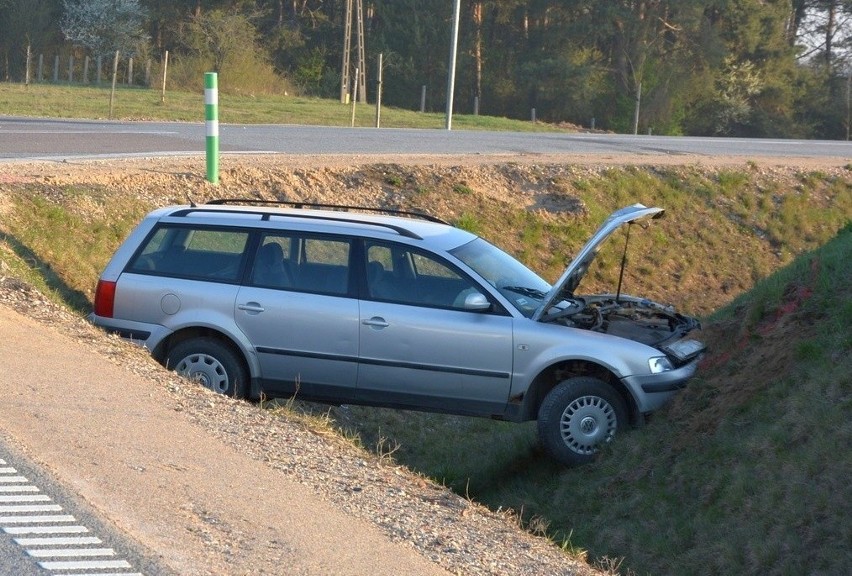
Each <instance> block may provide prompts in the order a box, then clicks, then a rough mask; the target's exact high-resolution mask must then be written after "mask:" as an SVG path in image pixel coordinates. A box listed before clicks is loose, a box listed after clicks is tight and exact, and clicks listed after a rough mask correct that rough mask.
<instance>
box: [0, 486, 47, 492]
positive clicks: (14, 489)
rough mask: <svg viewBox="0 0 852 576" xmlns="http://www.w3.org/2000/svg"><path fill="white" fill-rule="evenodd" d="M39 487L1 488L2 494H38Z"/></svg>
mask: <svg viewBox="0 0 852 576" xmlns="http://www.w3.org/2000/svg"><path fill="white" fill-rule="evenodd" d="M38 491H39V490H38V487H37V486H0V492H38Z"/></svg>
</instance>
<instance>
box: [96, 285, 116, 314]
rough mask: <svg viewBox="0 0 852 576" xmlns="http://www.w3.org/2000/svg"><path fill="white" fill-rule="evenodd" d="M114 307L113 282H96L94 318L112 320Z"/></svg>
mask: <svg viewBox="0 0 852 576" xmlns="http://www.w3.org/2000/svg"><path fill="white" fill-rule="evenodd" d="M114 305H115V282H109V281H107V280H98V288H97V290H96V291H95V316H101V317H102V318H112V313H113V306H114Z"/></svg>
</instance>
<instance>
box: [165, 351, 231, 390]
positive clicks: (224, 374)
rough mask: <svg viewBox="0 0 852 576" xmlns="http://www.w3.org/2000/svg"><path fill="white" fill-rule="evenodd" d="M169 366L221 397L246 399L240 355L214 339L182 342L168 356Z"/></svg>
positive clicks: (167, 363) (167, 364)
mask: <svg viewBox="0 0 852 576" xmlns="http://www.w3.org/2000/svg"><path fill="white" fill-rule="evenodd" d="M166 367H167V368H170V369H172V370H174V371H175V372H177V373H178V374H181V375H182V376H185V377H187V378H189V379H191V380H196V381H198V382H199V383H200V384H201V385H202V386H204V387H205V388H209V389H210V390H213V391H214V392H217V393H219V394H224V395H226V396H232V397H235V398H243V397H244V396H245V392H246V383H247V376H246V370H245V368H244V367H243V363H242V361H241V359H240V358H239V356H238V355H237V354H236V353H235V352H234V351H233V350H232V349H231V347H229V346H228V345H226V344H225V343H223V342H221V341H220V340H215V339H213V338H193V339H191V340H184V341H183V342H180V343H178V344H177V345H176V346H175V347H174V348H172V349H171V350H170V351H169V354H168V356H167V357H166Z"/></svg>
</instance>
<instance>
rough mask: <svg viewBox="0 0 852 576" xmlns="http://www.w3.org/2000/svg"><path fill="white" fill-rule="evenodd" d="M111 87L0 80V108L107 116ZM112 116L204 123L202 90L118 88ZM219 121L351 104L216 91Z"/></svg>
mask: <svg viewBox="0 0 852 576" xmlns="http://www.w3.org/2000/svg"><path fill="white" fill-rule="evenodd" d="M109 101H110V88H109V86H107V85H106V84H105V85H102V86H100V87H97V86H83V85H54V84H30V85H29V86H26V85H23V84H10V83H0V112H2V114H5V115H9V116H33V117H51V118H100V119H103V118H108V117H109ZM375 117H376V108H375V106H374V105H372V104H356V106H355V126H358V127H372V126H375ZM113 118H114V119H118V120H164V121H182V122H202V121H204V95H203V94H202V93H198V94H195V93H191V92H172V91H167V92H166V96H165V101H162V99H161V93H160V91H159V90H157V89H147V88H128V87H121V88H117V89H116V95H115V98H114V103H113ZM381 118H382V119H381V126H382V127H384V128H435V129H442V128H444V126H445V122H446V115H445V114H443V113H431V112H427V113H420V112H417V111H412V110H403V109H400V108H390V107H382V116H381ZM219 121H220V122H223V123H228V124H302V125H319V126H350V125H351V123H352V107H351V106H350V105H344V104H341V103H340V102H339V101H336V100H326V99H321V98H306V97H301V96H270V95H259V96H247V95H236V94H228V93H220V94H219ZM453 128H455V129H461V130H498V131H515V132H518V131H524V132H544V131H551V132H553V131H559V129H557V128H556V127H554V126H551V125H548V124H544V123H541V122H538V123H532V122H523V121H520V120H510V119H507V118H495V117H488V116H472V115H463V114H454V115H453Z"/></svg>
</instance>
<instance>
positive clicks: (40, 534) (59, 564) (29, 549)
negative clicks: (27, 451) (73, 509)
mask: <svg viewBox="0 0 852 576" xmlns="http://www.w3.org/2000/svg"><path fill="white" fill-rule="evenodd" d="M7 464H8V463H7V462H6V461H5V460H3V459H0V466H3V467H2V468H0V502H2V503H3V504H0V532H3V533H6V534H10V535H13V536H25V537H22V538H13V540H14V542H15V543H16V544H17V545H18V546H21V547H23V548H24V551H25V552H26V553H27V555H29V556H30V557H32V558H46V559H53V558H72V559H76V558H95V557H99V556H115V555H116V553H115V550H114V549H112V548H87V547H85V546H87V545H97V544H102V543H103V541H102V540H101V539H100V538H98V537H97V536H56V535H60V534H86V533H88V532H89V529H88V528H86V527H85V526H80V525H68V524H66V525H64V526H63V525H60V523H62V522H69V523H70V522H76V521H77V520H76V518H74V516H72V515H70V514H36V513H38V512H61V511H62V507H61V506H59V505H58V504H24V503H25V502H50V501H51V498H50V496H47V495H45V494H33V492H40V490H39V488H38V487H36V486H33V485H26V486H21V485H16V484H23V483H26V482H28V480H27V479H26V478H24V477H23V476H21V475H19V474H18V471H17V470H15V469H14V468H12V467H10V466H8V465H7ZM11 474H14V476H11ZM3 514H7V515H3ZM9 524H13V526H9ZM26 536H30V537H26ZM40 546H41V548H40ZM43 546H50V548H43ZM57 546H63V548H57ZM33 547H35V548H33ZM38 565H39V566H40V567H42V568H44V569H45V570H51V571H56V570H71V571H72V572H65V573H63V574H58V573H57V574H55V576H142V574H141V573H140V572H111V573H105V572H103V570H110V569H121V570H123V569H125V568H131V567H132V566H131V564H130V563H129V562H127V561H126V560H47V561H39V562H38ZM79 570H97V571H98V572H91V573H89V574H81V573H80V572H79Z"/></svg>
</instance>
